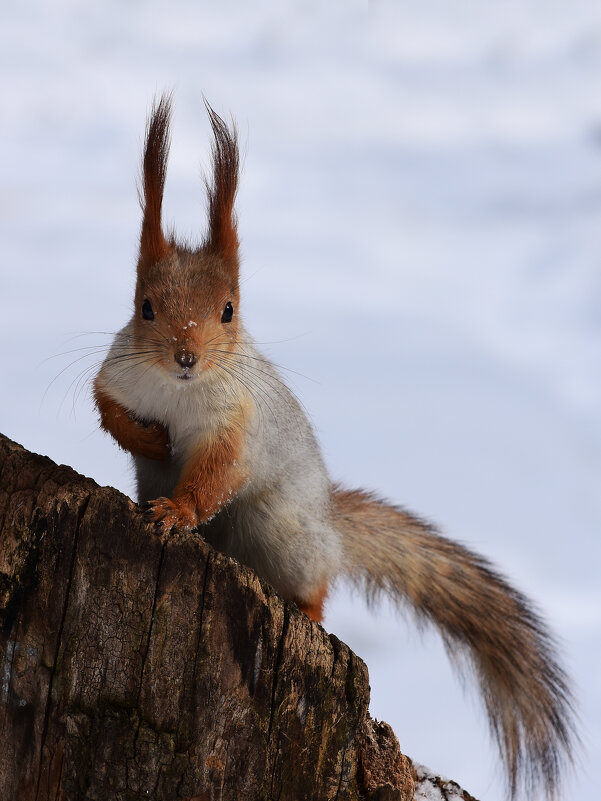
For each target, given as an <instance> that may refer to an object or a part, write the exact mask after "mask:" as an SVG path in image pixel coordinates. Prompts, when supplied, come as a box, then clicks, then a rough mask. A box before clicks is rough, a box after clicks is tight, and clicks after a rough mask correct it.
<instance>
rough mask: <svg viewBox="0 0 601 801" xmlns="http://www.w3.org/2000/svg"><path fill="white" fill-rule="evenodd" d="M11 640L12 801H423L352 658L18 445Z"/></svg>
mask: <svg viewBox="0 0 601 801" xmlns="http://www.w3.org/2000/svg"><path fill="white" fill-rule="evenodd" d="M0 624H1V625H2V633H1V636H0V649H1V652H2V655H3V669H2V678H1V688H0V700H1V703H0V798H1V799H6V801H34V799H36V801H42V800H43V801H79V800H80V799H86V801H92V800H94V801H134V799H135V800H136V801H138V799H153V801H175V800H176V799H187V800H188V801H213V800H214V799H215V800H216V799H223V800H224V801H226V800H227V801H229V799H244V801H254V799H257V801H259V800H260V801H268V800H271V799H279V800H280V801H287V800H289V801H303V800H304V799H314V800H315V801H328V800H329V799H332V800H333V799H337V801H355V799H356V800H357V801H358V800H359V799H368V800H369V801H410V799H412V798H413V794H414V775H415V773H414V771H413V769H412V765H411V762H410V760H408V759H407V758H406V757H404V756H403V755H402V754H401V752H400V750H399V746H398V742H397V740H396V737H395V736H394V734H393V732H392V730H391V729H390V727H389V726H388V725H387V724H384V723H381V724H379V723H377V722H374V721H372V720H371V718H370V717H369V713H368V704H369V685H368V675H367V669H366V667H365V665H364V663H363V662H362V661H361V660H360V659H359V658H358V657H357V656H355V654H353V653H352V651H350V649H349V648H348V647H347V646H346V645H344V644H343V643H341V642H340V641H339V640H338V639H336V637H335V636H333V635H328V634H327V633H326V632H325V631H324V630H323V628H322V627H321V626H319V625H318V624H316V623H314V622H312V621H310V620H309V619H308V618H307V617H306V616H305V615H303V614H302V613H301V612H299V610H298V609H297V608H296V607H295V606H294V605H293V604H289V603H284V602H283V601H282V600H281V599H280V598H279V597H278V596H277V594H276V593H275V591H274V590H273V589H272V588H271V587H270V586H268V585H267V584H265V583H264V582H262V581H260V580H259V579H258V578H257V577H256V575H255V574H254V573H253V572H252V571H251V570H249V569H247V568H246V567H243V566H241V565H239V564H238V563H236V562H235V561H234V560H232V559H229V558H227V557H225V556H224V555H223V554H220V553H218V552H217V551H215V550H213V549H212V548H211V547H210V546H209V545H207V544H206V543H205V542H204V541H202V540H201V538H200V537H197V538H194V539H188V540H187V541H183V542H177V541H170V542H168V543H166V544H163V543H162V542H161V541H160V539H159V538H158V537H157V536H156V534H155V531H154V528H153V526H152V525H149V524H147V523H146V522H145V521H144V518H143V515H142V514H141V512H140V510H139V509H138V507H137V506H136V505H135V504H134V503H132V501H131V500H130V499H129V498H127V497H126V496H125V495H123V494H121V493H119V492H117V491H116V490H114V489H111V488H108V487H99V486H98V485H97V484H95V482H94V481H92V480H91V479H88V478H84V477H82V476H80V475H78V474H77V473H75V472H74V471H73V470H72V469H71V468H69V467H65V466H58V465H56V464H54V463H53V462H52V461H50V460H49V459H47V458H45V457H41V456H36V455H34V454H31V453H29V452H27V451H25V450H24V449H23V448H22V447H21V446H19V445H17V444H15V443H14V442H11V441H10V440H8V439H6V438H5V437H2V436H1V435H0Z"/></svg>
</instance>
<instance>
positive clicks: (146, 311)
mask: <svg viewBox="0 0 601 801" xmlns="http://www.w3.org/2000/svg"><path fill="white" fill-rule="evenodd" d="M142 317H143V318H144V319H145V320H154V312H153V310H152V305H151V303H150V301H149V300H148V298H146V300H145V301H144V303H143V304H142Z"/></svg>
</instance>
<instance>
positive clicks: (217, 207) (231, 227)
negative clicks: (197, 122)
mask: <svg viewBox="0 0 601 801" xmlns="http://www.w3.org/2000/svg"><path fill="white" fill-rule="evenodd" d="M204 102H205V106H206V109H207V113H208V115H209V120H210V123H211V127H212V129H213V136H214V137H215V139H214V142H213V150H212V154H213V181H212V183H211V182H209V181H208V180H207V181H206V186H207V196H208V205H209V230H208V233H207V237H206V240H205V242H204V245H203V246H204V247H205V248H206V249H207V250H209V251H211V252H212V253H215V254H216V255H218V256H221V258H223V259H224V260H225V262H226V263H228V264H229V265H230V266H231V267H232V268H234V269H237V267H238V234H237V231H236V216H235V213H234V200H235V198H236V191H237V189H238V170H239V165H240V158H239V154H238V136H237V131H236V127H235V125H234V124H232V126H231V128H228V126H227V125H226V123H225V122H224V121H223V120H222V119H221V117H220V116H219V115H218V114H217V113H216V112H215V111H213V109H212V108H211V106H210V105H209V104H208V103H207V101H206V100H205V101H204Z"/></svg>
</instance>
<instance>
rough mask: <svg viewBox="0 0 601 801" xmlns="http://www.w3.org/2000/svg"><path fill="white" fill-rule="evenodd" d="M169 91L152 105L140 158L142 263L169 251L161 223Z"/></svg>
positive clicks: (168, 141)
mask: <svg viewBox="0 0 601 801" xmlns="http://www.w3.org/2000/svg"><path fill="white" fill-rule="evenodd" d="M171 105H172V100H171V93H168V94H163V95H162V96H161V97H160V99H159V100H158V101H157V100H156V98H155V101H154V103H153V105H152V111H151V112H150V116H149V118H148V122H147V124H146V143H145V146H144V159H143V161H142V192H140V204H141V206H142V209H143V212H144V216H143V220H142V234H141V236H140V260H141V262H143V263H145V264H152V263H154V262H157V261H160V259H162V258H164V257H165V256H167V255H168V254H169V253H170V252H171V246H170V245H169V243H168V242H167V240H166V239H165V235H164V234H163V229H162V225H161V208H162V205H163V190H164V188H165V175H166V173H167V158H168V156H169V144H170V135H169V122H170V119H171Z"/></svg>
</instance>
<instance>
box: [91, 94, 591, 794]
mask: <svg viewBox="0 0 601 801" xmlns="http://www.w3.org/2000/svg"><path fill="white" fill-rule="evenodd" d="M171 106H172V100H171V95H167V94H165V95H162V96H161V97H160V98H158V99H156V100H155V102H154V104H153V107H152V110H151V113H150V116H149V118H148V121H147V127H146V138H145V147H144V156H143V163H142V175H141V187H140V190H139V196H140V204H141V206H142V211H143V219H142V230H141V236H140V250H139V258H138V263H137V283H136V290H135V299H134V306H133V316H132V318H131V320H130V321H129V322H128V323H127V325H126V326H125V327H124V328H123V329H122V330H121V331H119V332H118V333H117V334H116V335H115V337H114V341H113V344H112V346H111V348H110V351H109V353H108V355H107V356H106V358H105V360H104V362H103V363H102V366H101V368H100V371H99V373H98V375H97V376H96V378H95V380H94V388H93V392H94V399H95V403H96V406H97V408H98V411H99V414H100V422H101V426H102V428H104V429H105V430H106V431H108V432H109V433H110V434H111V435H112V436H113V437H114V438H115V440H116V441H117V443H118V444H119V445H120V446H121V447H122V448H124V449H125V450H127V451H129V452H130V453H131V454H132V456H133V460H134V464H135V471H136V479H137V490H138V502H139V503H140V504H145V505H146V507H147V514H148V515H149V516H150V518H151V519H152V520H154V521H156V523H157V525H158V526H159V527H160V529H161V532H162V536H165V537H168V536H170V532H171V531H174V532H176V531H179V532H180V533H181V532H184V536H185V532H188V531H191V530H194V529H196V530H197V531H199V532H200V534H201V535H202V536H203V537H204V538H205V539H206V540H207V541H208V542H209V543H211V544H212V545H213V546H214V547H215V548H217V549H218V550H220V551H222V552H224V553H226V554H229V555H230V556H232V557H234V558H236V559H237V560H239V561H240V562H242V563H244V564H246V565H248V566H250V567H251V568H252V569H254V570H255V572H256V573H257V574H258V575H259V576H260V577H261V578H263V579H266V580H267V581H268V582H270V583H271V584H272V585H273V586H274V587H275V588H276V590H278V592H279V593H280V594H281V596H282V597H283V598H284V599H285V600H291V601H294V602H296V604H297V605H298V607H299V608H300V609H301V610H302V611H304V612H305V613H306V614H307V615H308V616H309V617H310V618H312V619H313V620H316V621H319V622H321V620H322V618H323V610H324V602H325V600H326V596H327V594H328V588H329V587H330V586H331V584H332V582H333V580H334V579H335V578H336V577H337V576H339V575H344V576H346V577H347V578H349V579H350V580H351V581H352V582H353V583H354V584H355V585H357V586H359V587H360V588H361V589H362V590H363V592H364V594H365V595H366V597H367V599H368V600H369V601H372V600H374V599H376V598H377V597H378V596H381V595H387V596H390V597H391V598H392V599H393V600H394V601H395V602H396V603H398V604H399V605H400V606H401V605H403V606H404V605H405V604H407V603H408V604H409V606H410V607H412V609H413V611H414V612H415V614H416V616H417V618H418V620H419V621H423V622H431V623H433V624H435V625H436V626H437V627H438V629H439V631H440V633H441V636H442V638H443V640H444V642H445V645H446V646H447V649H448V651H449V653H450V655H451V656H457V655H458V654H460V653H461V654H466V655H467V656H468V657H469V659H470V660H471V667H472V668H473V672H474V674H475V676H476V677H477V679H478V681H479V683H480V688H481V692H482V696H483V700H484V704H485V707H486V710H487V713H488V719H489V723H490V728H491V731H492V733H493V735H494V737H495V739H496V741H497V743H498V746H499V749H500V752H501V756H502V758H503V761H504V764H505V768H506V775H507V785H508V790H509V794H510V796H511V797H514V796H516V794H517V793H518V791H519V789H520V787H522V786H523V787H524V788H525V789H526V790H527V791H528V793H529V795H530V792H531V791H533V790H534V789H536V788H537V787H538V788H539V789H542V790H544V791H545V793H546V796H547V797H555V794H556V793H557V792H558V787H559V780H560V774H561V771H562V768H563V765H564V763H566V762H570V761H571V758H572V753H573V747H574V740H575V739H576V735H575V733H574V730H575V727H574V722H573V721H574V718H573V704H572V695H571V691H570V688H569V683H568V680H567V677H566V674H565V673H564V671H563V669H562V668H561V666H560V665H559V663H558V660H557V656H556V648H555V645H554V641H553V638H552V636H551V634H550V633H549V631H548V629H547V627H546V625H545V623H544V622H543V621H542V619H541V618H540V617H539V615H538V614H537V613H536V612H535V611H534V609H533V606H532V604H531V603H530V602H529V600H528V599H527V598H526V597H525V596H524V595H522V594H521V593H520V592H519V591H517V590H516V589H514V588H513V587H512V586H510V584H508V582H507V581H506V580H505V579H504V578H503V577H501V576H500V575H499V573H498V572H497V571H496V570H495V569H494V568H493V567H492V566H491V565H490V564H489V563H488V562H487V561H486V560H485V559H484V558H482V557H481V556H479V555H477V554H475V553H473V552H472V551H470V550H468V549H467V548H466V547H464V546H463V545H460V544H459V543H457V542H453V541H452V540H449V539H447V538H445V537H443V536H442V535H441V534H440V533H438V531H437V530H436V529H435V528H433V527H432V526H430V525H429V524H427V523H425V522H424V521H423V520H421V519H420V518H419V517H417V516H415V515H413V514H411V513H409V512H408V511H406V510H405V509H403V508H399V507H396V506H393V505H391V504H389V503H386V502H384V501H383V500H381V499H380V498H378V497H376V496H375V495H373V494H371V493H369V492H365V491H363V490H350V491H349V490H345V489H343V488H341V487H340V486H338V485H336V484H335V483H333V482H332V481H331V479H330V477H329V475H328V472H327V469H326V467H325V464H324V461H323V458H322V455H321V452H320V449H319V446H318V444H317V441H316V438H315V435H314V433H313V430H312V427H311V425H310V423H309V421H308V420H307V417H306V415H305V413H304V412H303V410H302V408H301V406H300V404H299V402H298V401H297V399H296V397H295V396H294V394H293V393H292V392H291V391H290V390H289V389H288V387H287V386H286V385H285V384H284V382H283V381H282V379H281V377H280V375H279V374H278V372H277V370H276V368H275V367H274V366H273V365H272V364H271V363H270V361H269V360H268V359H266V358H265V357H264V356H263V355H262V354H261V352H260V351H259V350H258V349H257V348H256V346H255V345H254V343H253V341H252V339H251V337H250V336H249V335H248V334H247V332H246V330H245V328H244V326H243V323H242V320H241V316H240V305H241V304H240V286H239V241H238V234H237V218H236V215H235V210H234V201H235V197H236V192H237V187H238V174H239V150H238V144H237V133H236V127H235V124H234V123H233V122H232V123H231V124H230V125H228V124H226V123H225V122H224V120H223V119H222V118H221V117H220V116H218V115H217V114H216V113H215V111H214V110H213V109H212V108H211V107H210V106H209V104H208V103H207V102H206V101H205V106H206V109H207V113H208V116H209V120H210V123H211V127H212V132H213V136H214V141H213V145H212V167H213V170H212V172H213V174H212V178H209V179H205V184H206V190H207V198H208V230H207V233H206V235H205V237H204V240H203V241H202V243H201V244H200V246H198V247H191V246H190V245H188V244H182V243H180V242H178V241H177V240H176V238H175V235H174V234H171V235H169V236H166V235H165V234H164V232H163V226H162V221H161V208H162V200H163V189H164V185H165V176H166V168H167V157H168V152H169V146H170V119H171Z"/></svg>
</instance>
